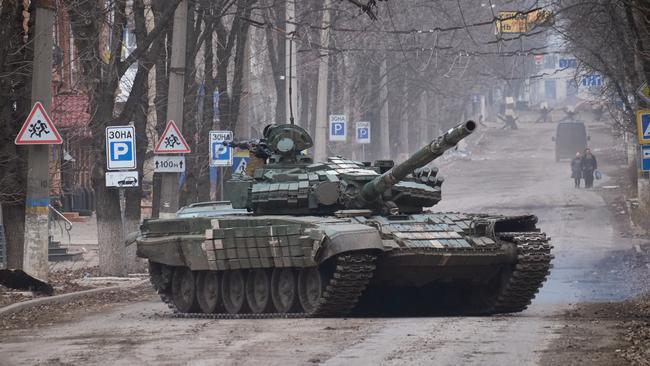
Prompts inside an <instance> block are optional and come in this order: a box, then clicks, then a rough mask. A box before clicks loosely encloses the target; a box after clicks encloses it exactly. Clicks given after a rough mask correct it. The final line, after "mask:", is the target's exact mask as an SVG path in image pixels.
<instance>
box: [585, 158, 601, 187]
mask: <svg viewBox="0 0 650 366" xmlns="http://www.w3.org/2000/svg"><path fill="white" fill-rule="evenodd" d="M596 169H598V162H597V161H596V157H595V156H594V154H592V153H591V150H590V149H589V148H586V149H585V153H584V156H583V157H582V177H583V178H584V179H585V188H592V187H593V186H594V171H595V170H596Z"/></svg>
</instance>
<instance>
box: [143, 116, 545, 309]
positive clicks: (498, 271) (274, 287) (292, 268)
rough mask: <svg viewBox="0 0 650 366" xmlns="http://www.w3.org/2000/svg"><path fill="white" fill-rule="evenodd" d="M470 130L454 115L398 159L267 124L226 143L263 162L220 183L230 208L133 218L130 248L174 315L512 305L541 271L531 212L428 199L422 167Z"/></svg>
mask: <svg viewBox="0 0 650 366" xmlns="http://www.w3.org/2000/svg"><path fill="white" fill-rule="evenodd" d="M476 127H477V126H476V123H474V122H473V121H467V122H465V123H462V124H460V125H458V126H456V127H454V128H452V129H450V130H449V131H448V132H446V133H445V134H443V135H442V136H440V137H438V138H436V139H434V140H433V141H431V142H430V143H429V144H427V145H425V146H423V147H422V148H421V149H420V150H418V151H417V152H416V153H414V154H413V155H412V156H410V157H409V158H408V159H407V160H406V161H403V162H401V163H399V164H394V162H393V161H388V160H379V161H376V162H374V164H370V163H364V162H357V161H352V160H349V159H345V158H342V157H331V158H328V159H327V161H323V162H313V161H312V159H311V158H310V157H309V156H307V155H305V154H304V153H303V151H304V150H306V149H309V148H310V147H311V146H312V139H311V137H310V136H309V134H308V133H307V132H306V131H305V130H303V129H302V128H300V127H298V126H295V125H279V126H270V127H268V128H267V129H266V130H265V132H264V138H263V139H261V140H258V141H246V142H237V143H235V144H236V145H238V146H245V147H248V148H249V149H250V150H251V155H254V156H257V157H258V159H262V160H263V164H257V165H256V166H257V168H256V169H254V170H253V171H249V174H250V175H248V174H242V175H237V176H234V177H233V179H231V180H230V181H228V182H227V183H226V184H225V189H226V196H227V197H228V200H229V201H230V205H231V206H230V205H229V204H228V203H212V204H208V205H213V206H214V205H216V206H219V207H221V208H218V207H216V206H215V208H214V209H213V210H210V209H203V210H198V209H197V207H194V206H193V208H190V209H189V210H187V212H194V214H191V215H186V214H183V212H181V213H179V214H178V216H177V217H176V218H174V219H152V220H145V221H144V222H143V224H142V225H141V227H140V232H139V233H137V234H136V235H134V236H133V241H135V242H136V243H137V254H138V256H140V257H142V258H147V259H148V260H149V273H150V276H151V282H152V284H153V286H154V288H155V289H156V291H157V292H158V293H159V294H160V296H161V298H162V300H163V301H165V302H166V303H168V304H169V305H170V307H172V309H174V311H175V312H178V313H186V314H199V313H202V314H212V315H214V316H223V317H228V316H231V317H242V316H243V317H246V316H250V317H256V316H268V317H273V316H288V314H297V315H299V316H319V317H321V316H322V317H325V316H334V317H340V316H347V315H355V314H359V315H431V314H497V313H511V312H520V311H522V310H524V309H526V307H527V306H528V305H529V304H530V303H531V301H532V299H533V298H534V297H535V294H536V293H537V291H538V290H539V288H540V287H541V286H542V284H543V282H544V281H545V279H546V277H547V275H548V274H549V270H550V268H551V263H550V262H551V259H552V255H551V245H550V243H549V239H548V238H547V237H546V235H545V234H544V233H542V232H540V230H539V229H538V228H537V226H536V224H537V217H535V216H533V215H519V216H502V215H487V214H466V213H441V212H434V211H432V210H431V209H430V207H432V206H434V205H435V204H436V203H438V202H439V201H440V199H441V186H442V184H443V182H444V179H443V178H442V177H441V176H440V175H439V174H438V169H437V168H435V167H430V166H429V164H430V163H431V162H432V161H433V160H435V159H436V158H438V157H440V156H441V155H442V154H443V153H444V152H445V151H446V150H448V149H450V148H453V147H454V146H456V144H457V143H458V142H459V141H460V140H461V139H463V138H465V137H467V136H469V135H470V134H471V133H472V132H474V131H475V129H476ZM468 194H469V193H468ZM199 206H200V205H199ZM199 208H200V207H199ZM215 314H216V315H215Z"/></svg>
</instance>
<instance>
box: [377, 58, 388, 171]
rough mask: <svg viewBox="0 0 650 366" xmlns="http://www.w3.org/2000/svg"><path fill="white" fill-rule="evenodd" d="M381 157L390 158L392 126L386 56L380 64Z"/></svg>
mask: <svg viewBox="0 0 650 366" xmlns="http://www.w3.org/2000/svg"><path fill="white" fill-rule="evenodd" d="M379 103H381V105H380V107H379V129H380V130H379V157H380V158H381V159H390V138H389V132H388V131H390V126H389V125H388V70H387V67H386V57H384V59H383V60H382V61H381V64H380V66H379Z"/></svg>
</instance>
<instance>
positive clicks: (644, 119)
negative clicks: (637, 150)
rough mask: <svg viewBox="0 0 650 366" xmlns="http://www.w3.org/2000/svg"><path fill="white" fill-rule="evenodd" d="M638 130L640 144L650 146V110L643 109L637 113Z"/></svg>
mask: <svg viewBox="0 0 650 366" xmlns="http://www.w3.org/2000/svg"><path fill="white" fill-rule="evenodd" d="M636 129H637V133H638V136H639V144H650V109H641V110H639V111H637V112H636Z"/></svg>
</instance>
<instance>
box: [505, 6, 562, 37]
mask: <svg viewBox="0 0 650 366" xmlns="http://www.w3.org/2000/svg"><path fill="white" fill-rule="evenodd" d="M551 16H552V13H551V12H550V11H548V10H543V9H535V10H531V11H529V12H519V11H500V12H499V14H498V15H497V18H498V20H497V33H526V32H528V30H529V27H531V28H532V27H533V26H536V25H542V24H544V23H546V22H548V21H550V20H551Z"/></svg>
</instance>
